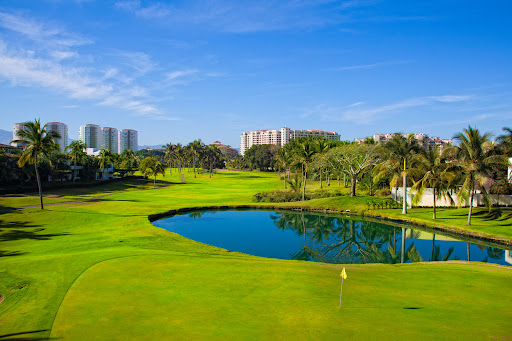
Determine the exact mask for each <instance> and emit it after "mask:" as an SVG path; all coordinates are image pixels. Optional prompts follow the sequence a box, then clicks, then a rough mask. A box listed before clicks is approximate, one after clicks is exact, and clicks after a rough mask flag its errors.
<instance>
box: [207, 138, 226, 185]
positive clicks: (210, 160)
mask: <svg viewBox="0 0 512 341" xmlns="http://www.w3.org/2000/svg"><path fill="white" fill-rule="evenodd" d="M204 154H205V161H206V163H207V164H208V169H209V170H210V178H211V177H212V171H213V167H214V166H215V164H216V163H218V162H219V161H220V160H221V159H222V152H221V151H220V149H219V148H217V146H215V145H213V144H211V145H209V146H208V147H206V149H205V153H204Z"/></svg>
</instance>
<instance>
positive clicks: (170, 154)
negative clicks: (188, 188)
mask: <svg viewBox="0 0 512 341" xmlns="http://www.w3.org/2000/svg"><path fill="white" fill-rule="evenodd" d="M163 147H164V149H165V160H166V161H167V162H168V163H169V173H170V174H171V175H172V164H173V161H174V160H175V159H176V153H175V151H176V145H174V144H172V142H169V143H168V144H166V145H165V146H163Z"/></svg>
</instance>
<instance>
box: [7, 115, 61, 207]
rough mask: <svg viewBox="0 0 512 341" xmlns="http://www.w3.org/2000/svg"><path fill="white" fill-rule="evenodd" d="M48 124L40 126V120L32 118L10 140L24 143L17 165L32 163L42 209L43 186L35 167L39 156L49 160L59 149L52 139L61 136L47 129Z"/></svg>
mask: <svg viewBox="0 0 512 341" xmlns="http://www.w3.org/2000/svg"><path fill="white" fill-rule="evenodd" d="M47 126H48V124H45V125H44V126H43V127H42V128H41V120H37V119H36V120H34V122H25V123H24V124H23V129H22V130H19V131H18V137H19V138H18V139H17V140H13V141H11V143H12V142H14V143H25V149H23V153H22V154H21V156H20V158H19V160H18V166H19V167H20V168H21V167H23V166H24V165H25V164H26V163H27V162H28V163H33V164H34V169H35V172H36V179H37V187H38V189H39V201H40V202H41V209H43V188H42V186H41V179H40V178H39V171H38V169H37V161H38V159H39V158H46V159H47V160H49V158H50V155H51V154H52V153H53V152H56V151H59V148H60V147H59V145H58V144H57V143H55V140H54V139H59V138H60V137H61V136H60V134H59V133H58V132H56V131H53V130H52V131H48V130H47Z"/></svg>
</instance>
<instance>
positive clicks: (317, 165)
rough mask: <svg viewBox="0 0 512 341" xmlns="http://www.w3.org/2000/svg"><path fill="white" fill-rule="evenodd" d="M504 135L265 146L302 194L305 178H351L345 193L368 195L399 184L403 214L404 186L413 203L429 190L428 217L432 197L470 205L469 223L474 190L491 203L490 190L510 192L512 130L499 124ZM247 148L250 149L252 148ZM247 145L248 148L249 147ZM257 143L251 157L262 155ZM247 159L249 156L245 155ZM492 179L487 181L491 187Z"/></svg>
mask: <svg viewBox="0 0 512 341" xmlns="http://www.w3.org/2000/svg"><path fill="white" fill-rule="evenodd" d="M503 130H504V134H503V135H501V136H499V137H498V138H497V139H496V140H495V141H491V134H489V133H485V134H482V133H480V131H479V130H478V129H476V128H472V127H470V126H469V127H468V128H467V129H463V131H462V132H460V133H458V134H457V135H456V136H455V137H454V139H455V141H456V142H457V145H456V146H453V145H447V146H444V147H440V146H431V145H428V144H422V142H421V141H418V140H416V139H415V138H414V135H413V134H410V135H408V136H403V135H402V134H400V133H395V134H394V135H393V137H392V139H391V140H389V141H387V142H385V143H379V144H376V143H375V142H374V141H373V140H372V139H367V140H366V141H365V142H364V143H362V144H358V143H355V142H343V141H341V142H332V141H327V140H325V139H323V138H313V137H302V138H298V139H293V140H291V141H290V142H289V143H287V144H286V145H285V146H283V147H282V148H279V147H278V148H275V146H269V147H268V148H266V149H265V150H266V153H269V154H272V155H273V159H272V161H268V162H274V163H273V164H272V166H271V167H269V169H271V168H272V167H275V168H277V169H278V170H280V171H282V172H283V183H284V188H285V189H286V188H287V184H288V185H289V186H290V187H292V189H294V190H296V191H297V190H301V192H302V200H304V199H305V194H306V185H307V179H316V180H319V181H320V187H323V182H326V183H327V184H328V185H330V180H331V179H333V178H335V179H337V180H338V183H340V181H343V182H344V184H345V186H348V183H350V195H351V196H356V190H357V187H358V186H357V185H358V184H359V187H361V185H362V186H364V187H366V188H367V190H368V192H369V195H373V194H374V190H375V188H377V189H379V190H386V189H390V188H393V187H394V188H395V193H397V192H398V187H402V213H404V214H406V213H407V204H408V203H407V192H406V191H407V187H408V186H409V187H412V190H413V191H414V193H415V196H414V199H413V204H417V203H418V202H419V201H420V200H421V198H422V196H423V195H424V193H425V191H426V189H432V191H433V197H434V208H433V210H434V211H433V218H434V219H435V218H436V200H439V199H440V198H447V199H448V200H449V201H451V202H455V201H456V202H457V203H458V204H459V205H461V204H467V205H468V206H469V213H468V222H467V224H468V225H470V224H471V212H472V206H473V203H474V195H475V191H476V190H479V191H480V192H481V194H482V197H483V200H484V202H485V204H486V205H487V206H488V207H490V206H491V200H490V197H489V194H490V193H489V192H490V191H493V192H495V193H503V194H505V193H508V192H510V193H512V187H511V185H510V183H509V180H511V179H507V165H508V158H509V157H512V130H511V129H510V128H503ZM251 149H252V148H251ZM251 149H249V150H248V152H250V151H251ZM261 149H263V148H262V147H261V146H259V147H257V149H256V150H255V152H254V153H252V154H251V155H252V156H251V157H252V158H253V159H252V160H253V161H252V162H259V161H257V155H258V154H259V155H263V154H262V153H260V150H261ZM246 162H251V159H249V160H246ZM491 184H492V186H491ZM454 193H455V197H453V196H452V195H453V194H454Z"/></svg>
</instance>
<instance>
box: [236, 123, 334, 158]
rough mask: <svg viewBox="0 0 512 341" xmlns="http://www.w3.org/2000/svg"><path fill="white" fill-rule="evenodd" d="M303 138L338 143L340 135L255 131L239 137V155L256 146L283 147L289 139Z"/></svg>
mask: <svg viewBox="0 0 512 341" xmlns="http://www.w3.org/2000/svg"><path fill="white" fill-rule="evenodd" d="M305 136H321V137H324V138H325V139H327V140H331V141H339V140H340V135H339V134H338V133H335V132H330V131H324V130H291V129H290V128H288V127H284V128H281V129H279V130H255V131H250V132H244V133H242V135H240V154H242V155H244V154H245V152H246V151H247V149H249V148H251V147H252V146H254V145H258V144H275V145H279V146H284V145H285V144H287V143H288V141H290V139H294V138H298V137H305Z"/></svg>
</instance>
